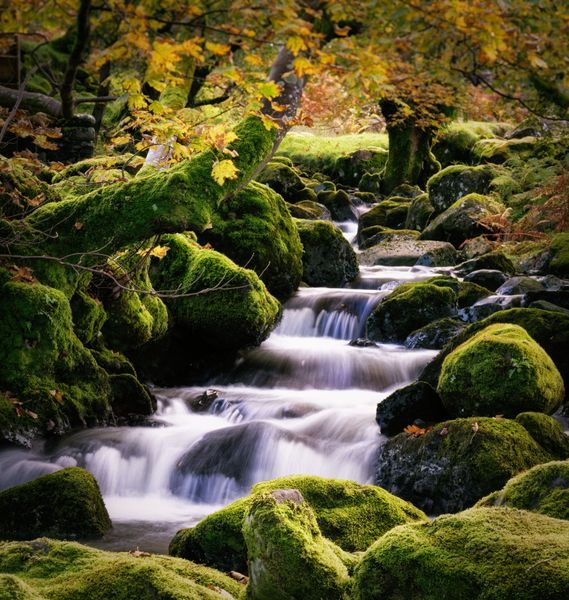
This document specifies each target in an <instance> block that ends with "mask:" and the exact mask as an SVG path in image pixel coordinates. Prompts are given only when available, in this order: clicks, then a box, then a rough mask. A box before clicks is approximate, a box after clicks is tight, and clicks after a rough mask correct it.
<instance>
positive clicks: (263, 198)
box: [200, 183, 302, 298]
mask: <svg viewBox="0 0 569 600" xmlns="http://www.w3.org/2000/svg"><path fill="white" fill-rule="evenodd" d="M212 224H213V227H212V228H211V229H208V230H207V231H205V232H204V233H203V235H202V236H200V241H201V242H202V243H205V242H208V243H210V244H211V245H212V246H213V247H214V248H215V249H216V250H218V251H220V252H222V253H223V254H225V255H226V256H228V257H229V258H231V260H233V261H235V262H236V263H237V264H238V265H241V266H247V267H248V268H250V269H253V270H254V271H255V272H256V273H257V275H258V276H259V277H260V278H261V279H262V280H263V282H264V283H265V285H266V286H267V288H268V289H269V291H270V292H271V294H274V295H275V296H277V297H281V298H282V297H286V296H288V295H290V294H291V293H292V292H293V291H294V290H295V289H296V288H297V287H298V284H299V283H300V279H301V277H302V244H301V243H300V237H299V235H298V231H297V228H296V226H295V224H294V221H293V220H292V218H291V217H290V214H289V212H288V210H287V208H286V205H285V203H284V201H283V199H282V198H281V196H279V194H277V193H276V192H273V191H272V190H271V189H269V188H268V187H266V186H264V185H260V184H258V183H250V184H249V185H248V186H247V187H246V188H244V189H243V190H242V191H241V192H239V193H238V194H236V195H235V196H233V197H231V198H229V199H228V200H226V202H224V203H223V204H222V205H221V206H220V208H219V210H218V211H217V212H216V214H215V215H214V217H213V221H212Z"/></svg>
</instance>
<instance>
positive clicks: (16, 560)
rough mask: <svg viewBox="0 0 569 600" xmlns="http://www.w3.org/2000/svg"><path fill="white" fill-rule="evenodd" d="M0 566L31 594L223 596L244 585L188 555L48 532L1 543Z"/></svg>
mask: <svg viewBox="0 0 569 600" xmlns="http://www.w3.org/2000/svg"><path fill="white" fill-rule="evenodd" d="M0 572H2V573H3V575H4V577H8V578H10V579H9V581H10V585H11V587H13V588H14V587H15V588H16V589H18V590H24V591H25V592H26V593H27V592H28V591H30V595H26V596H23V598H25V599H26V600H32V599H33V600H36V599H37V600H39V599H40V598H50V599H52V600H73V599H78V598H85V599H87V598H89V600H107V599H109V598H113V600H132V599H133V598H137V599H139V600H173V599H174V598H175V599H176V600H223V599H227V598H238V597H239V596H240V594H241V593H242V591H243V586H242V585H241V584H239V583H237V582H236V581H235V580H233V579H231V578H230V577H228V576H226V575H224V574H222V573H219V572H217V571H214V570H213V569H208V568H207V567H201V566H198V565H194V564H192V563H189V562H188V561H185V560H181V559H176V558H171V557H168V556H161V555H155V556H150V555H148V556H146V555H142V556H137V555H136V554H130V553H128V552H104V551H102V550H96V549H95V548H89V547H87V546H82V545H80V544H77V543H76V542H58V541H55V540H50V539H46V538H40V539H38V540H35V541H33V542H2V543H0ZM0 581H1V580H0ZM1 594H2V591H1V589H0V597H2V596H1ZM9 598H10V599H12V598H13V596H9Z"/></svg>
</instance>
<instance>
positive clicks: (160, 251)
mask: <svg viewBox="0 0 569 600" xmlns="http://www.w3.org/2000/svg"><path fill="white" fill-rule="evenodd" d="M168 250H170V246H154V248H152V250H151V251H150V252H149V253H148V255H149V256H154V257H155V258H157V259H159V260H162V259H163V258H164V257H165V256H166V254H168Z"/></svg>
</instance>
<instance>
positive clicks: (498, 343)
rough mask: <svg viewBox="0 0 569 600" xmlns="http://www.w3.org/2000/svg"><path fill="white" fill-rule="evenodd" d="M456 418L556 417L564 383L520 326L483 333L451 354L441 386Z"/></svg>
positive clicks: (490, 328) (497, 326)
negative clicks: (525, 413) (531, 414)
mask: <svg viewBox="0 0 569 600" xmlns="http://www.w3.org/2000/svg"><path fill="white" fill-rule="evenodd" d="M437 392H438V393H439V395H440V397H441V399H442V401H443V404H444V405H445V407H446V408H447V410H448V411H449V413H450V414H452V415H454V416H460V417H464V416H474V415H487V416H493V415H498V414H502V415H506V416H508V417H515V416H516V415H517V414H518V413H520V412H523V411H538V412H545V413H553V412H554V411H555V410H557V408H559V406H560V405H561V403H562V401H563V398H564V395H565V389H564V385H563V379H562V378H561V375H560V374H559V371H558V370H557V368H556V366H555V364H554V362H553V361H552V360H551V358H550V357H549V356H548V355H547V353H546V352H545V350H543V348H542V347H541V346H540V345H539V344H538V343H537V342H536V341H535V340H533V339H532V338H531V337H530V336H529V335H528V333H527V332H526V330H525V329H523V328H522V327H519V326H518V325H510V324H499V323H498V324H495V325H489V326H488V327H485V328H484V329H482V330H481V331H479V332H478V333H476V334H475V335H473V336H472V337H470V338H469V339H468V341H466V342H464V343H463V344H461V345H460V346H458V347H457V348H456V349H455V350H453V351H452V352H451V353H450V354H449V355H448V356H447V357H446V358H445V359H444V362H443V365H442V369H441V374H440V377H439V383H438V386H437Z"/></svg>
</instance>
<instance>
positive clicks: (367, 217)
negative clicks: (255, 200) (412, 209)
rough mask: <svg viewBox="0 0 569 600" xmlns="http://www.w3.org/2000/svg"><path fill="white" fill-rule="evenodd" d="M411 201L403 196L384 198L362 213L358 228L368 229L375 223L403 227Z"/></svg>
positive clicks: (397, 227)
mask: <svg viewBox="0 0 569 600" xmlns="http://www.w3.org/2000/svg"><path fill="white" fill-rule="evenodd" d="M410 202H411V199H410V198H401V197H396V198H391V199H389V200H382V201H381V202H379V203H378V204H376V205H375V206H374V207H373V208H371V209H370V210H368V211H367V212H365V213H363V214H362V216H361V217H360V220H359V223H358V230H363V229H367V228H368V227H373V226H375V225H381V226H382V227H392V228H394V229H402V228H403V226H404V225H405V220H406V218H407V211H408V210H409V205H410Z"/></svg>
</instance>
